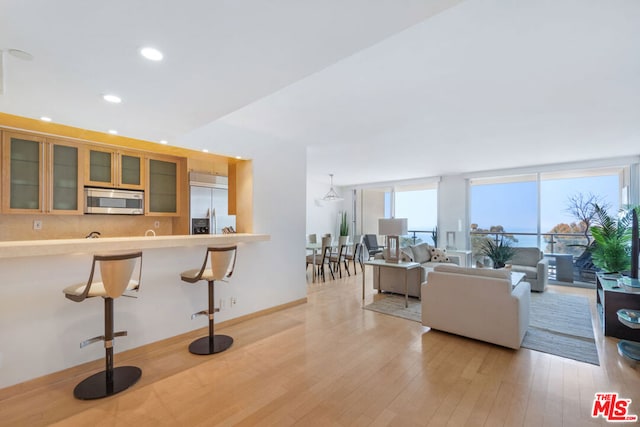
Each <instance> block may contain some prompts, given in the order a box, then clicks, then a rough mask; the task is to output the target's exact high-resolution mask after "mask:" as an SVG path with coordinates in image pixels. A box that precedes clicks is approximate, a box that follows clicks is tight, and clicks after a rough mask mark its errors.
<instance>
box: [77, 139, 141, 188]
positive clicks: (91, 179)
mask: <svg viewBox="0 0 640 427" xmlns="http://www.w3.org/2000/svg"><path fill="white" fill-rule="evenodd" d="M144 160H145V159H144V155H143V154H142V153H138V152H135V151H127V150H114V149H111V148H107V147H87V156H86V168H85V170H86V176H85V185H88V186H94V187H108V188H126V189H131V190H144V188H145V183H144V178H145V173H144V165H145V162H144Z"/></svg>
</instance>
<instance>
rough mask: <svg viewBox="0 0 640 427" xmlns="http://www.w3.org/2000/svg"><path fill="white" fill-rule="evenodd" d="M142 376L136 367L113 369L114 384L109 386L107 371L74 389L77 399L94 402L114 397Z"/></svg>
mask: <svg viewBox="0 0 640 427" xmlns="http://www.w3.org/2000/svg"><path fill="white" fill-rule="evenodd" d="M140 376H142V370H141V369H140V368H137V367H135V366H119V367H117V368H114V369H113V383H112V384H110V385H109V384H107V371H102V372H98V373H97V374H93V375H91V376H90V377H88V378H86V379H84V380H83V381H82V382H80V383H79V384H78V385H77V386H76V388H74V389H73V395H74V396H75V397H76V399H80V400H92V399H102V398H103V397H108V396H113V395H114V394H116V393H120V392H121V391H124V390H126V389H128V388H129V387H131V386H132V385H134V384H135V383H136V382H137V381H138V380H139V379H140Z"/></svg>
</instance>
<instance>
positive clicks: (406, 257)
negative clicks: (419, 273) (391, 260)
mask: <svg viewBox="0 0 640 427" xmlns="http://www.w3.org/2000/svg"><path fill="white" fill-rule="evenodd" d="M400 258H401V260H402V261H403V262H407V261H413V252H412V251H411V248H409V247H407V246H405V247H404V248H400Z"/></svg>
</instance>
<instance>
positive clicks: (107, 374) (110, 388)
mask: <svg viewBox="0 0 640 427" xmlns="http://www.w3.org/2000/svg"><path fill="white" fill-rule="evenodd" d="M138 259H139V260H140V262H139V263H138ZM96 264H99V268H100V277H101V280H102V281H99V282H94V281H93V278H94V274H95V272H96ZM136 264H138V275H137V276H138V277H137V280H135V279H133V277H134V275H133V273H134V270H135V267H136ZM141 278H142V252H134V253H126V254H117V255H94V256H93V263H92V265H91V273H90V275H89V280H88V281H87V283H86V284H78V285H71V286H68V287H67V288H65V289H64V290H63V292H64V295H65V297H67V298H68V299H70V300H71V301H75V302H82V301H84V300H85V299H86V298H92V297H102V298H103V299H104V335H100V336H97V337H94V338H90V339H88V340H85V341H83V342H81V343H80V348H83V347H85V346H87V345H89V344H92V343H94V342H98V341H104V347H105V370H104V371H101V372H98V373H97V374H94V375H92V376H90V377H88V378H86V379H84V380H83V381H82V382H80V383H79V384H78V385H77V386H76V387H75V389H74V390H73V395H74V396H75V397H76V398H78V399H82V400H89V399H100V398H103V397H107V396H111V395H114V394H116V393H120V392H121V391H123V390H125V389H127V388H129V387H130V386H132V385H133V384H135V383H136V382H137V381H138V380H139V379H140V376H141V375H142V370H141V369H140V368H137V367H135V366H120V367H118V368H115V369H114V367H113V339H114V338H115V337H123V336H126V335H127V331H121V332H114V331H113V300H114V299H115V298H118V297H120V296H122V295H123V293H124V292H125V291H134V290H135V291H137V290H138V289H139V288H140V281H141ZM123 296H131V295H123Z"/></svg>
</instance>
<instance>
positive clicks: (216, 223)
mask: <svg viewBox="0 0 640 427" xmlns="http://www.w3.org/2000/svg"><path fill="white" fill-rule="evenodd" d="M228 183H229V181H228V178H227V177H226V176H218V175H208V174H203V173H198V172H190V173H189V184H190V213H189V216H190V219H191V234H222V233H223V229H224V228H228V227H232V228H233V230H235V228H236V217H235V215H229V184H228Z"/></svg>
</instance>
